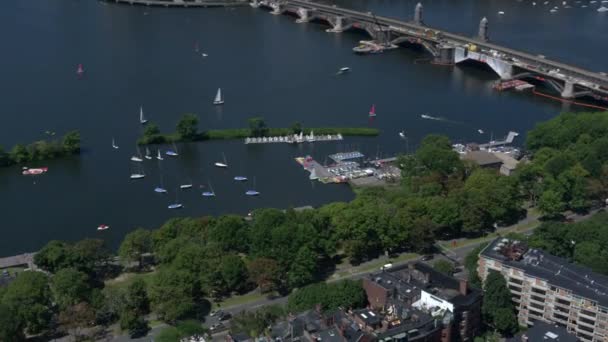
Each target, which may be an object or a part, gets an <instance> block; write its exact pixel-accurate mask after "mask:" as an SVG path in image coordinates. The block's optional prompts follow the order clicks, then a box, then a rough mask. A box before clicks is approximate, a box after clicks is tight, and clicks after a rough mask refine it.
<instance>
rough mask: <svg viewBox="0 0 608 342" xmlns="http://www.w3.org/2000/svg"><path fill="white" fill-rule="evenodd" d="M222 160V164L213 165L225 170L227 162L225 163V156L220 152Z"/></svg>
mask: <svg viewBox="0 0 608 342" xmlns="http://www.w3.org/2000/svg"><path fill="white" fill-rule="evenodd" d="M222 160H223V162H216V163H215V164H214V165H215V166H217V167H221V168H227V167H228V162H227V161H226V155H225V154H224V152H222Z"/></svg>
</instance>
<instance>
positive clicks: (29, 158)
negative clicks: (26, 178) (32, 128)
mask: <svg viewBox="0 0 608 342" xmlns="http://www.w3.org/2000/svg"><path fill="white" fill-rule="evenodd" d="M47 134H52V135H54V134H55V133H54V132H47ZM79 153H80V133H79V132H78V131H71V132H68V133H66V134H65V135H64V136H63V137H62V138H61V140H38V141H34V142H33V143H30V144H28V145H24V144H17V145H15V146H14V147H13V148H12V149H11V150H10V152H5V151H4V150H3V149H2V147H1V146H0V167H2V166H11V165H15V164H21V165H23V164H25V163H30V162H37V161H45V160H51V159H57V158H61V157H66V156H69V155H73V154H79Z"/></svg>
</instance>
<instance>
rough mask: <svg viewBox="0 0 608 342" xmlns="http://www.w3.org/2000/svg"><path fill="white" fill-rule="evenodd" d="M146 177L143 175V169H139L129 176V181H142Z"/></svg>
mask: <svg viewBox="0 0 608 342" xmlns="http://www.w3.org/2000/svg"><path fill="white" fill-rule="evenodd" d="M144 177H146V174H145V173H144V171H143V169H142V168H141V167H140V168H139V170H138V171H136V172H134V173H132V174H131V177H130V178H131V179H142V178H144Z"/></svg>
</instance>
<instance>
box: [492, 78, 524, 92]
mask: <svg viewBox="0 0 608 342" xmlns="http://www.w3.org/2000/svg"><path fill="white" fill-rule="evenodd" d="M494 89H496V90H498V91H503V90H509V89H515V90H517V91H524V90H528V89H534V85H532V84H530V83H528V82H526V81H522V80H508V81H498V82H496V83H494Z"/></svg>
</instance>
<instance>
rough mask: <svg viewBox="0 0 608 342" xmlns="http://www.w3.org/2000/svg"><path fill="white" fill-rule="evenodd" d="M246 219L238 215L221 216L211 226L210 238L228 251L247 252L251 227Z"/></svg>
mask: <svg viewBox="0 0 608 342" xmlns="http://www.w3.org/2000/svg"><path fill="white" fill-rule="evenodd" d="M248 228H249V227H248V225H247V223H246V222H245V220H244V219H243V218H242V217H240V216H237V215H224V216H220V217H219V218H218V220H217V221H216V222H215V224H213V225H211V226H210V227H209V236H208V237H209V240H210V241H213V242H216V243H217V244H218V246H219V247H220V248H221V249H222V250H224V251H226V252H228V251H233V252H247V251H248V247H249V229H248Z"/></svg>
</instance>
